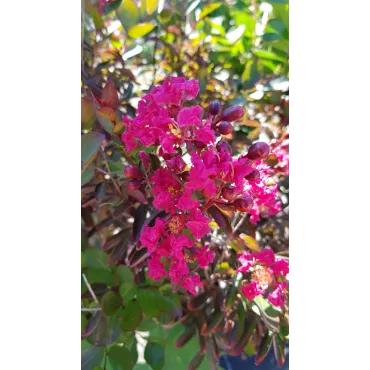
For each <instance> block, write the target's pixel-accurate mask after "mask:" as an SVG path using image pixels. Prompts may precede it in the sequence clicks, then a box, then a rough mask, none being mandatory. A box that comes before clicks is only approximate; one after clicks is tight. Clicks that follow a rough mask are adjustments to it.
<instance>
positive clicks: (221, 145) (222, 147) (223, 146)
mask: <svg viewBox="0 0 370 370" xmlns="http://www.w3.org/2000/svg"><path fill="white" fill-rule="evenodd" d="M216 149H217V151H218V152H220V153H221V152H229V153H230V154H231V152H232V149H231V146H230V145H229V143H227V142H226V141H224V140H220V141H219V142H218V143H217V144H216Z"/></svg>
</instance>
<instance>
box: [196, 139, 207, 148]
mask: <svg viewBox="0 0 370 370" xmlns="http://www.w3.org/2000/svg"><path fill="white" fill-rule="evenodd" d="M193 144H194V146H195V147H196V148H197V149H203V148H205V147H206V146H207V144H204V143H202V142H201V141H198V140H194V141H193Z"/></svg>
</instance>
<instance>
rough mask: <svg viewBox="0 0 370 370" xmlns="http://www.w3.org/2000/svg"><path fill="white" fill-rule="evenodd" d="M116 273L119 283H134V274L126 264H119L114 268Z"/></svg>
mask: <svg viewBox="0 0 370 370" xmlns="http://www.w3.org/2000/svg"><path fill="white" fill-rule="evenodd" d="M116 275H117V277H118V280H119V281H120V283H134V275H133V273H132V271H131V269H130V268H129V267H127V266H122V265H121V266H119V267H118V268H117V270H116Z"/></svg>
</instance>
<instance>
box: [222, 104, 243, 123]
mask: <svg viewBox="0 0 370 370" xmlns="http://www.w3.org/2000/svg"><path fill="white" fill-rule="evenodd" d="M243 116H244V109H243V107H242V106H240V105H233V106H232V107H230V108H227V109H225V110H224V111H223V112H222V113H221V117H220V119H221V120H222V121H228V122H233V121H236V120H238V119H240V118H242V117H243Z"/></svg>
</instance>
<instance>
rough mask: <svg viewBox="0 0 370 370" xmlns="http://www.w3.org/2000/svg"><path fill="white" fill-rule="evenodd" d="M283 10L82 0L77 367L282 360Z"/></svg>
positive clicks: (285, 194) (285, 285) (285, 323)
mask: <svg viewBox="0 0 370 370" xmlns="http://www.w3.org/2000/svg"><path fill="white" fill-rule="evenodd" d="M287 9H288V6H287V5H284V1H280V0H279V2H276V1H271V5H270V7H268V6H267V3H265V2H260V1H259V0H257V1H255V2H253V3H249V1H241V0H237V1H228V2H226V1H205V2H203V1H199V0H193V1H178V0H173V1H170V0H168V1H167V0H166V1H159V2H158V1H151V0H144V1H132V0H124V1H95V0H85V1H84V2H83V8H82V25H83V30H82V64H81V67H82V70H81V72H82V73H81V80H82V94H81V95H82V98H81V99H82V100H81V134H82V135H81V150H82V158H81V170H82V171H81V173H82V178H81V181H82V187H81V206H82V207H81V214H82V225H81V226H82V235H81V236H82V237H81V239H82V252H81V257H82V288H81V289H82V290H81V294H82V297H81V299H82V308H81V324H82V328H81V333H82V334H81V337H82V369H136V370H138V369H149V368H152V369H154V370H157V369H158V370H159V369H171V370H172V369H178V370H181V369H195V368H197V369H201V370H205V369H218V368H219V367H218V366H219V365H218V359H219V356H220V355H222V354H228V355H241V356H254V359H255V362H256V363H257V364H259V363H260V362H261V361H263V359H264V358H265V357H266V355H267V353H268V352H269V351H273V353H274V355H275V358H276V362H277V364H278V366H281V365H282V364H283V363H284V361H285V344H286V341H287V340H288V338H289V334H288V332H289V330H288V327H289V310H288V303H289V280H288V279H289V275H288V272H289V267H288V261H289V259H288V257H289V252H288V237H289V224H288V221H289V219H288V209H289V206H288V205H289V132H288V126H289V90H288V87H287V76H288V57H287V45H288V20H287ZM145 362H146V364H145Z"/></svg>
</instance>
